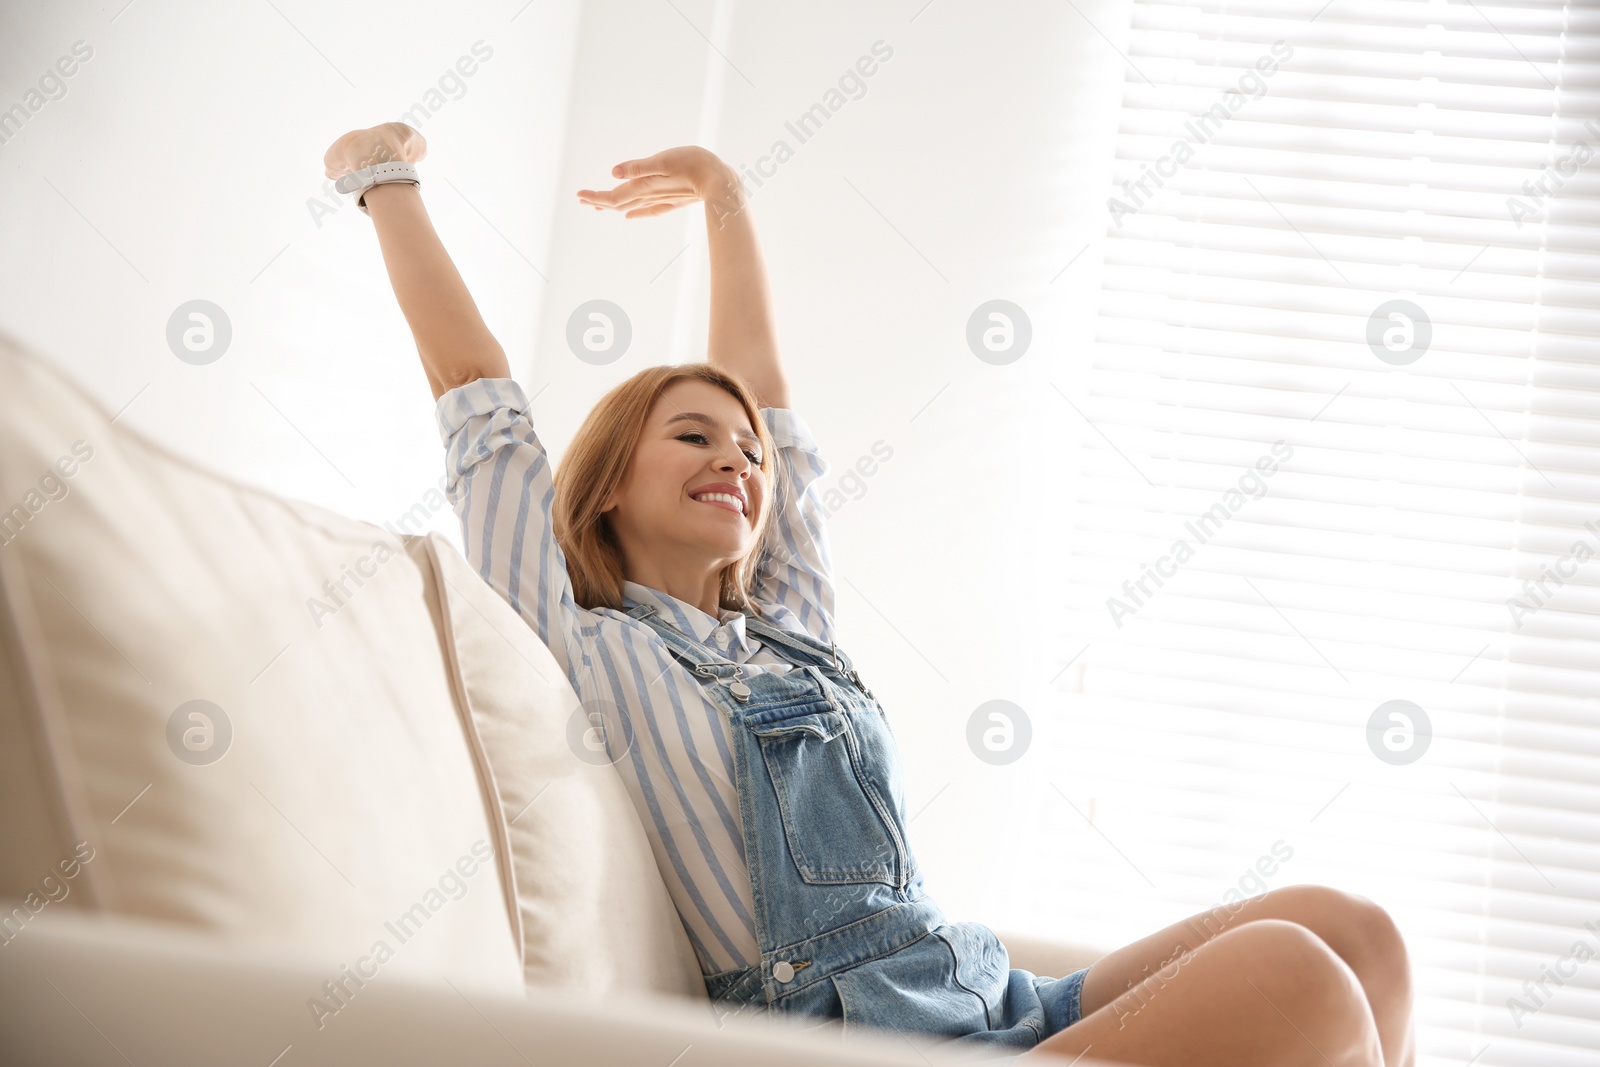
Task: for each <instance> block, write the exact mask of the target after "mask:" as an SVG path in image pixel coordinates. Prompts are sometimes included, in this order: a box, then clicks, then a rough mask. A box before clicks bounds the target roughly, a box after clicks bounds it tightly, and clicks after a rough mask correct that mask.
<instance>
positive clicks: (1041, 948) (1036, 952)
mask: <svg viewBox="0 0 1600 1067" xmlns="http://www.w3.org/2000/svg"><path fill="white" fill-rule="evenodd" d="M995 936H996V937H998V938H999V939H1000V943H1001V944H1002V945H1004V946H1005V947H1006V952H1007V953H1008V954H1009V955H1010V956H1011V966H1013V967H1021V968H1022V969H1023V970H1025V971H1032V972H1033V973H1034V974H1036V975H1041V976H1047V977H1050V978H1065V977H1066V976H1067V975H1069V974H1071V973H1072V972H1073V971H1079V970H1082V969H1083V968H1085V967H1087V966H1089V964H1091V963H1093V962H1094V961H1095V960H1098V959H1099V958H1100V957H1102V956H1104V955H1106V954H1107V953H1108V952H1110V951H1111V950H1110V949H1107V948H1101V947H1098V946H1094V945H1086V944H1082V943H1080V942H1077V941H1062V940H1059V939H1056V938H1050V937H1040V936H1038V935H1036V934H1024V933H1021V932H1019V931H1015V930H995Z"/></svg>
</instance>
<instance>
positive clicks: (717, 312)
mask: <svg viewBox="0 0 1600 1067" xmlns="http://www.w3.org/2000/svg"><path fill="white" fill-rule="evenodd" d="M424 152H425V148H424V144H423V140H422V137H421V135H420V134H418V133H417V131H415V130H413V129H411V128H410V127H409V126H405V125H403V124H400V123H386V124H384V125H382V126H377V127H374V128H372V129H368V130H357V131H353V132H351V133H349V134H346V135H345V136H344V137H341V138H340V139H339V140H338V141H337V142H335V143H334V145H333V146H332V147H331V148H330V149H329V150H328V153H327V157H326V164H327V173H328V176H329V177H333V178H336V177H339V176H340V175H343V174H346V173H349V172H351V171H354V170H357V169H359V168H362V167H365V166H368V165H371V164H373V163H375V162H382V161H388V160H396V161H412V162H414V161H417V160H420V159H421V158H422V157H423V155H424ZM612 176H613V177H615V178H618V179H622V181H621V184H619V185H617V186H616V188H614V189H612V190H610V191H596V190H588V189H584V190H579V191H578V197H579V200H580V201H581V202H582V203H583V204H588V205H592V206H593V207H594V208H595V209H596V210H601V209H609V210H616V211H622V212H624V213H625V214H626V217H628V218H642V217H648V216H651V215H659V214H662V213H663V212H667V211H671V210H673V209H675V208H678V207H680V206H683V205H686V204H692V203H696V202H701V203H704V204H705V213H706V221H707V241H708V244H709V251H710V260H711V272H712V278H711V325H710V338H709V344H708V347H709V352H708V360H707V361H706V362H703V363H685V364H679V365H676V366H658V367H649V368H646V369H644V370H641V371H639V372H638V373H636V374H634V375H633V376H632V377H630V378H628V379H627V380H626V381H624V382H622V383H621V384H620V385H617V386H616V387H614V388H613V389H611V391H610V392H608V393H606V394H605V396H603V397H602V398H601V399H600V401H599V403H598V404H596V406H595V408H594V410H593V411H592V412H591V413H590V414H589V417H588V419H587V420H586V421H585V422H584V424H583V426H582V428H581V429H579V431H578V433H577V436H576V437H575V438H574V439H573V441H572V443H571V445H570V447H569V449H568V452H567V455H566V457H565V459H564V461H563V463H562V465H561V469H560V471H554V470H552V469H551V465H550V463H549V460H548V458H547V456H546V453H545V450H544V446H543V444H542V443H541V441H540V439H539V436H538V434H537V432H536V431H535V429H534V426H533V423H532V421H531V420H530V416H529V411H528V406H529V405H528V400H527V398H526V397H525V395H524V394H523V392H522V390H521V389H520V388H519V387H518V385H517V383H516V381H514V380H513V379H512V377H511V371H510V367H509V366H508V364H507V361H506V356H505V353H504V351H503V350H502V349H501V347H500V345H499V344H498V343H497V342H496V341H495V339H494V337H493V336H491V335H490V333H489V330H488V328H487V327H486V326H485V325H484V322H483V319H482V318H481V316H480V315H479V313H478V309H477V307H476V306H475V305H474V303H473V301H472V298H471V296H469V295H468V293H467V290H466V287H465V286H464V285H463V284H462V281H461V278H460V276H459V275H458V274H457V273H456V270H455V267H454V266H453V264H452V263H451V261H450V258H449V256H448V255H446V253H445V250H444V248H443V246H442V245H441V244H440V242H439V238H438V236H437V235H436V234H435V233H434V230H433V227H432V224H431V223H430V221H429V219H428V215H427V213H426V211H425V210H424V208H423V203H422V197H421V194H420V191H419V188H418V187H417V186H416V185H413V184H408V183H399V182H396V183H390V184H382V185H376V186H373V187H371V188H370V189H368V190H367V191H366V193H365V204H366V207H367V209H368V212H369V213H370V215H371V217H372V222H373V226H374V228H375V229H376V231H377V235H378V241H379V244H380V245H381V247H382V251H383V257H384V262H385V264H386V265H387V267H388V271H389V278H390V281H391V282H392V283H393V286H394V291H395V296H396V298H397V300H398V301H399V304H400V309H401V311H402V312H403V313H404V314H405V317H406V321H407V322H408V323H409V324H410V326H411V330H412V333H413V335H414V337H415V339H416V343H417V350H418V352H419V354H420V355H421V358H422V365H423V369H424V371H425V372H426V374H427V377H428V383H429V385H430V386H431V388H432V389H433V395H434V397H435V399H436V401H437V412H436V413H437V418H438V424H439V428H440V432H441V436H442V437H443V440H444V443H445V446H446V452H447V467H448V471H449V496H450V499H451V502H452V504H453V505H454V507H455V509H456V511H457V512H458V513H459V515H460V516H461V520H462V526H463V531H464V541H465V545H466V552H467V556H468V558H469V559H470V560H471V561H472V562H473V563H474V564H475V565H476V566H477V567H478V569H479V572H480V573H481V574H482V575H483V578H484V579H485V580H486V581H488V582H489V583H490V584H491V585H493V586H494V588H495V589H497V590H498V591H499V592H500V594H501V595H502V596H503V597H505V599H506V600H507V601H508V602H509V603H510V604H511V606H512V608H514V609H515V610H516V611H517V612H518V613H519V614H520V615H521V616H522V617H523V618H524V619H525V620H526V621H527V622H528V624H529V625H530V626H532V627H533V628H534V630H535V631H536V632H537V633H538V635H539V636H540V638H541V639H543V641H544V642H545V644H546V645H548V646H549V648H550V650H551V652H552V653H553V654H554V656H555V658H556V659H557V661H558V662H560V664H561V666H562V668H563V670H564V671H565V672H566V674H567V676H568V678H569V679H570V681H571V682H572V685H573V687H574V689H575V690H576V691H577V693H578V695H579V697H580V698H581V699H582V701H583V702H584V707H585V710H586V711H587V712H588V713H589V714H590V715H591V716H592V717H593V719H594V721H595V722H596V723H597V724H598V725H600V726H601V727H602V728H603V736H604V739H605V755H604V757H603V758H606V759H609V760H610V761H612V762H613V763H614V764H615V766H616V768H617V770H618V771H619V773H620V774H621V775H622V777H623V779H624V781H625V782H626V783H627V786H628V788H629V791H630V793H631V794H632V796H633V799H634V802H635V804H636V805H637V807H638V810H639V813H640V816H641V819H642V820H643V822H644V825H645V827H646V830H647V833H648V835H649V837H650V841H651V845H652V848H653V849H654V851H655V855H656V859H657V862H658V863H659V864H660V867H661V871H662V873H663V875H664V876H665V878H666V881H667V885H668V888H669V890H670V891H671V893H672V897H673V900H674V901H675V903H676V905H677V908H678V912H679V915H680V916H681V917H682V919H683V922H684V926H685V929H686V930H687V931H688V933H689V937H690V940H691V942H692V943H693V945H694V948H695V951H696V953H697V954H698V956H699V959H700V964H701V969H702V972H703V974H704V977H705V983H706V990H707V993H708V994H709V996H710V997H711V998H712V999H713V1001H715V1002H717V1003H718V1004H720V1005H725V1006H726V1007H727V1008H728V1010H730V1011H735V1010H746V1009H750V1010H766V1011H773V1012H778V1013H782V1014H784V1015H786V1016H795V1017H802V1018H803V1017H813V1018H820V1019H842V1020H843V1023H844V1026H845V1028H846V1030H847V1031H848V1030H852V1029H857V1028H863V1027H864V1028H876V1029H881V1030H898V1031H901V1032H905V1033H918V1034H924V1035H931V1036H935V1037H941V1038H948V1039H949V1040H950V1041H952V1042H958V1043H961V1044H963V1045H966V1046H979V1048H978V1049H975V1051H981V1050H982V1048H983V1047H987V1048H988V1049H989V1051H993V1052H1001V1053H1004V1052H1007V1051H1013V1052H1017V1053H1026V1056H1027V1058H1028V1059H1029V1060H1030V1062H1032V1061H1033V1060H1034V1059H1036V1058H1037V1059H1041V1060H1051V1061H1054V1057H1058V1056H1060V1057H1067V1058H1069V1059H1070V1058H1073V1057H1076V1056H1078V1055H1080V1054H1082V1053H1084V1052H1086V1051H1087V1052H1091V1053H1092V1056H1093V1058H1095V1059H1103V1060H1111V1061H1119V1062H1126V1063H1140V1064H1149V1065H1153V1067H1165V1065H1174V1067H1176V1065H1179V1064H1182V1065H1183V1067H1201V1065H1209V1064H1217V1065H1222V1064H1227V1065H1229V1067H1239V1065H1245V1064H1260V1065H1269V1064H1270V1065H1272V1067H1291V1065H1299V1064H1304V1065H1307V1067H1327V1065H1334V1067H1346V1065H1351V1067H1355V1065H1361V1067H1410V1065H1411V1064H1412V1062H1413V1058H1414V1050H1413V1043H1414V1042H1413V1036H1412V1023H1411V989H1410V975H1409V966H1408V962H1407V958H1406V953H1405V948H1404V946H1403V944H1402V942H1401V939H1400V936H1399V934H1398V932H1397V931H1396V929H1395V927H1394V924H1393V923H1392V922H1391V921H1390V919H1389V916H1388V914H1387V913H1386V912H1385V911H1384V910H1383V909H1382V908H1380V907H1378V906H1377V905H1375V904H1373V903H1372V902H1371V901H1369V900H1367V899H1365V898H1363V897H1358V896H1353V895H1350V894H1346V893H1342V892H1338V891H1335V890H1332V889H1328V888H1325V887H1321V886H1292V887H1289V888H1285V889H1279V890H1274V891H1272V892H1269V893H1266V894H1263V895H1261V896H1258V897H1254V898H1251V899H1250V900H1248V901H1245V902H1243V903H1242V904H1239V905H1233V906H1230V907H1224V908H1218V909H1216V910H1214V911H1212V912H1205V913H1200V914H1198V915H1195V916H1193V917H1191V918H1190V919H1188V920H1185V921H1184V922H1180V923H1177V924H1175V925H1173V926H1170V927H1167V928H1166V929H1164V930H1161V931H1159V932H1157V933H1154V934H1151V935H1150V936H1148V937H1146V938H1143V939H1141V940H1139V941H1135V942H1133V943H1132V944H1130V945H1127V946H1126V947H1124V948H1121V949H1118V950H1117V951H1115V952H1113V953H1111V954H1110V955H1108V956H1106V957H1104V958H1103V959H1101V960H1099V961H1097V962H1096V963H1095V964H1094V965H1093V966H1092V967H1089V968H1086V969H1084V970H1080V971H1078V972H1076V973H1074V974H1070V975H1064V976H1060V977H1048V976H1035V975H1034V974H1032V973H1030V972H1028V971H1025V970H1021V969H1017V968H1012V967H1010V966H1009V958H1008V956H1007V954H1006V949H1005V946H1004V945H1002V944H1001V943H1000V941H999V940H998V939H997V938H996V937H995V935H994V933H993V932H992V931H991V930H990V929H989V928H988V927H986V926H983V925H981V924H979V923H973V922H950V921H948V920H947V919H946V917H945V916H944V914H943V913H942V912H941V910H940V909H939V907H938V905H937V904H936V903H935V902H934V900H933V898H932V897H931V896H929V895H928V894H927V893H926V892H925V890H924V886H923V878H922V872H921V869H920V867H919V866H918V864H917V861H916V858H915V855H914V854H913V852H912V849H911V846H910V843H909V841H908V840H907V836H906V820H905V801H904V789H903V785H902V779H901V769H900V763H899V758H898V754H897V751H896V746H895V742H894V738H893V735H892V733H891V731H890V727H889V722H888V719H887V716H886V715H885V713H884V710H883V708H882V707H881V706H880V705H879V704H878V702H877V701H876V700H875V699H874V698H873V696H872V693H871V691H870V690H869V689H868V688H867V687H866V685H865V684H864V683H863V682H862V680H861V677H860V676H859V674H858V673H857V672H856V670H855V668H854V666H853V664H852V661H851V659H850V657H849V656H847V655H846V654H845V652H844V651H843V650H842V649H839V648H838V647H836V646H835V644H834V618H833V615H834V587H833V580H832V573H831V564H830V560H829V554H828V541H827V536H826V533H825V530H824V523H823V518H824V512H823V509H822V507H821V503H820V494H819V492H818V488H817V483H818V479H819V478H821V477H822V476H823V475H824V474H826V473H827V470H828V466H827V464H826V463H825V462H824V460H823V459H822V457H821V455H820V454H819V452H818V449H817V446H816V443H815V441H814V440H813V439H812V436H811V433H810V431H809V429H808V428H807V426H806V424H805V423H804V422H802V421H801V419H800V417H799V416H798V415H796V414H795V413H794V412H793V411H792V410H790V408H789V389H788V383H787V381H786V380H785V377H784V372H783V369H782V367H781V365H780V363H779V359H778V345H777V340H776V337H775V334H774V330H773V325H772V313H771V307H770V300H769V297H768V293H767V282H766V275H765V272H764V269H763V266H762V261H761V255H760V251H759V248H758V246H757V242H756V237H755V231H754V229H753V228H752V225H751V219H750V211H749V208H748V204H747V202H746V200H745V197H744V193H743V190H742V189H741V188H740V186H739V182H738V180H737V178H736V176H735V173H734V171H733V170H732V169H731V168H730V167H728V166H727V165H726V164H724V163H723V162H722V161H721V160H719V159H718V158H717V157H716V156H714V155H713V154H711V153H710V152H708V151H706V150H705V149H702V148H697V147H682V148H673V149H669V150H667V151H665V152H661V153H659V154H657V155H654V156H651V157H649V158H647V159H635V160H629V161H627V162H624V163H620V164H618V165H617V166H616V167H615V168H613V170H612Z"/></svg>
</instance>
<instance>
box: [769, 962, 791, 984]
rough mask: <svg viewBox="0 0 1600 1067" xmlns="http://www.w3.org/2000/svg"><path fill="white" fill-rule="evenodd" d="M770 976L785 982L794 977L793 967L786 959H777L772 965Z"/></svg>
mask: <svg viewBox="0 0 1600 1067" xmlns="http://www.w3.org/2000/svg"><path fill="white" fill-rule="evenodd" d="M772 977H774V978H776V979H777V980H778V981H780V982H787V981H790V980H791V979H793V978H794V968H793V967H791V966H790V965H789V962H788V961H787V960H779V961H778V962H777V963H774V964H773V965H772Z"/></svg>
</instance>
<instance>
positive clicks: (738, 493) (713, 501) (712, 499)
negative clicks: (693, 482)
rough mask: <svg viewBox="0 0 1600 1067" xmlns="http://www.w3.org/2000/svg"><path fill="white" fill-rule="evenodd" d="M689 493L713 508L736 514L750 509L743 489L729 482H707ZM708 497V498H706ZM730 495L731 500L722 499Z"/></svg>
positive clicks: (744, 512) (741, 513)
mask: <svg viewBox="0 0 1600 1067" xmlns="http://www.w3.org/2000/svg"><path fill="white" fill-rule="evenodd" d="M689 495H690V496H691V497H692V498H694V499H695V500H697V501H699V502H700V503H703V504H707V505H709V506H711V507H714V508H723V509H725V510H727V511H731V512H734V513H735V514H737V515H744V514H746V513H748V512H749V510H750V501H749V498H748V497H746V496H745V494H744V490H743V489H741V488H739V487H738V486H737V485H733V484H732V483H730V482H707V483H706V484H705V485H702V486H699V487H698V488H696V489H692V490H690V492H689ZM708 497H709V499H707V498H708ZM723 497H732V498H733V499H732V500H727V499H722V498H723Z"/></svg>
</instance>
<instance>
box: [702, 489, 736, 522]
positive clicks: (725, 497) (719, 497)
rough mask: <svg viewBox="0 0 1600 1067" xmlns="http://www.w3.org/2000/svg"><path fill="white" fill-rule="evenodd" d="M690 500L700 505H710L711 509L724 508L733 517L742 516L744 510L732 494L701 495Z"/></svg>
mask: <svg viewBox="0 0 1600 1067" xmlns="http://www.w3.org/2000/svg"><path fill="white" fill-rule="evenodd" d="M691 499H693V500H695V501H696V502H698V503H701V504H710V505H711V506H712V507H716V508H724V509H726V510H728V511H731V512H733V513H734V514H735V515H740V516H742V515H743V514H744V508H743V507H741V506H740V504H739V498H738V497H736V496H734V495H733V494H732V493H703V494H701V495H700V496H697V497H692V498H691Z"/></svg>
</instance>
